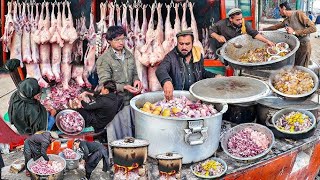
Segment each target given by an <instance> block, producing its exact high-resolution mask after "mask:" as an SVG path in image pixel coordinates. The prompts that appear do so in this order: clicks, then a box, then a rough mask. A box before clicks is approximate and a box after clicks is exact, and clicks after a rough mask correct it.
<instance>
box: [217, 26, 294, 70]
mask: <svg viewBox="0 0 320 180" xmlns="http://www.w3.org/2000/svg"><path fill="white" fill-rule="evenodd" d="M260 33H261V34H262V35H263V36H264V37H266V38H267V39H269V40H271V41H273V42H274V43H278V42H285V43H287V44H289V46H290V49H291V51H290V52H289V53H288V54H287V55H286V56H284V57H281V58H279V59H277V60H274V61H267V62H259V63H244V62H240V61H237V59H238V58H239V57H240V56H241V55H242V54H244V53H246V52H247V51H248V50H253V49H256V48H261V47H265V46H266V44H265V43H263V42H261V41H259V40H257V39H253V38H252V37H251V36H250V35H248V34H244V35H241V36H237V37H235V38H232V39H230V40H229V41H228V42H226V43H224V45H223V46H222V49H221V55H222V57H223V59H224V60H225V61H228V64H229V65H231V66H232V67H234V68H236V69H248V70H256V69H265V70H275V69H279V68H281V67H283V66H286V65H292V66H293V64H294V61H295V53H296V51H297V50H298V48H299V46H300V41H299V39H298V38H297V37H295V36H293V35H290V34H288V33H284V32H279V31H262V32H260ZM234 43H240V44H241V45H242V46H243V47H241V48H236V47H235V46H234V45H233V44H234Z"/></svg>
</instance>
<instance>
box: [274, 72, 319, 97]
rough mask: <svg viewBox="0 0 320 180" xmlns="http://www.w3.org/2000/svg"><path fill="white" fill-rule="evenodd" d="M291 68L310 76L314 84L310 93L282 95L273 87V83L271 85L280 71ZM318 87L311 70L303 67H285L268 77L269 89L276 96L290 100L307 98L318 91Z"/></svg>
mask: <svg viewBox="0 0 320 180" xmlns="http://www.w3.org/2000/svg"><path fill="white" fill-rule="evenodd" d="M292 68H296V69H298V70H301V71H304V72H307V73H309V74H310V76H311V77H312V79H313V83H314V87H313V89H312V90H311V91H310V92H308V93H305V94H299V95H291V94H284V93H282V92H280V91H278V90H277V89H276V88H275V87H274V86H273V83H272V82H273V80H274V78H275V76H276V75H277V74H278V73H279V72H280V71H282V70H288V69H292ZM318 85H319V79H318V76H317V75H316V74H315V73H314V72H313V71H312V70H310V69H308V68H306V67H303V66H294V67H291V66H285V67H283V68H281V69H280V70H278V71H275V72H273V73H272V74H271V75H270V77H269V86H270V87H271V89H272V90H273V91H274V92H275V93H277V94H279V95H281V96H283V97H287V98H291V99H297V98H305V97H309V96H310V95H312V94H313V93H314V92H315V91H316V90H317V89H318Z"/></svg>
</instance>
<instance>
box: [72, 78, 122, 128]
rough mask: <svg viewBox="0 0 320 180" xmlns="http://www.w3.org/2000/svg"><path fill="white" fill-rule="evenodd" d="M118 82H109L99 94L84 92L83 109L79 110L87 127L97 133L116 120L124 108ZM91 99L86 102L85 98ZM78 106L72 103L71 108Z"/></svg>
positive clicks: (81, 97) (81, 96) (75, 102)
mask: <svg viewBox="0 0 320 180" xmlns="http://www.w3.org/2000/svg"><path fill="white" fill-rule="evenodd" d="M116 91H117V87H116V82H115V81H113V80H107V81H106V82H104V83H103V87H102V89H101V91H100V93H99V94H97V95H95V96H93V95H94V94H93V93H90V92H87V91H84V92H83V93H82V94H81V95H80V100H81V101H80V103H81V105H82V107H83V108H79V109H77V111H78V112H79V113H80V114H81V115H82V117H83V118H84V120H85V124H86V126H92V127H93V128H94V131H95V132H96V133H99V132H101V131H103V129H104V128H105V127H106V126H107V124H108V123H109V122H110V121H111V120H112V119H113V118H114V116H115V115H116V114H117V112H118V111H119V110H121V108H122V106H123V97H121V96H119V95H118V94H117V93H116ZM88 97H90V98H91V99H92V100H91V101H90V102H85V100H84V99H85V98H88ZM74 106H78V104H77V101H73V102H71V103H70V107H74Z"/></svg>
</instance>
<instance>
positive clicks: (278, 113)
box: [266, 108, 316, 134]
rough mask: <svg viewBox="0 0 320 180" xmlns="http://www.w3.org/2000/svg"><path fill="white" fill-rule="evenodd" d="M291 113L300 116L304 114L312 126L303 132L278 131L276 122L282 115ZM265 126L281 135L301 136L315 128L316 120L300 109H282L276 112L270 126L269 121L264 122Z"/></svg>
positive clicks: (310, 114) (309, 113)
mask: <svg viewBox="0 0 320 180" xmlns="http://www.w3.org/2000/svg"><path fill="white" fill-rule="evenodd" d="M293 111H296V112H301V113H302V114H305V115H307V116H308V117H309V118H310V119H311V121H312V125H311V126H310V127H309V128H308V129H305V130H303V131H298V132H289V131H285V130H282V129H280V128H279V127H278V126H276V121H277V120H278V119H279V118H281V116H283V115H286V114H289V113H291V112H293ZM266 123H267V125H268V126H273V127H275V128H276V129H277V130H278V131H280V132H282V133H285V134H303V133H306V132H308V131H310V130H312V129H313V128H314V127H315V126H316V118H315V117H314V115H313V114H312V113H311V112H310V111H306V110H302V109H294V108H288V109H282V110H280V111H278V112H276V113H275V114H274V115H273V117H272V124H270V122H269V121H266Z"/></svg>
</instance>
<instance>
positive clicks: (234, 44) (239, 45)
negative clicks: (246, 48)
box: [232, 43, 243, 48]
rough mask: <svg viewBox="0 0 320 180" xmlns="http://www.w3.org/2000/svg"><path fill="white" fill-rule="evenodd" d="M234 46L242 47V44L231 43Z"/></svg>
mask: <svg viewBox="0 0 320 180" xmlns="http://www.w3.org/2000/svg"><path fill="white" fill-rule="evenodd" d="M232 45H233V46H234V47H235V48H242V47H243V46H242V45H241V44H239V43H232Z"/></svg>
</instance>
